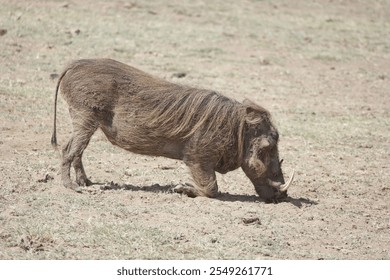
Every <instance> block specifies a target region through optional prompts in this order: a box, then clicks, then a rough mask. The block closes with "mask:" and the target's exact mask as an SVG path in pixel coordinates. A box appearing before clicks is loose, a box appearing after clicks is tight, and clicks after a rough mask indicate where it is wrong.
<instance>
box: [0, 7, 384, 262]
mask: <svg viewBox="0 0 390 280" xmlns="http://www.w3.org/2000/svg"><path fill="white" fill-rule="evenodd" d="M79 2H80V1H79ZM79 2H73V1H67V2H66V3H64V2H63V1H60V2H57V1H34V3H33V2H31V3H30V2H29V1H27V2H26V1H24V2H20V1H7V2H6V3H3V4H2V9H1V10H0V30H1V31H0V33H1V36H0V46H1V50H2V51H1V52H0V67H1V69H2V74H1V76H0V100H1V102H0V223H1V224H2V227H1V228H0V258H1V259H214V258H215V259H256V258H261V259H267V258H270V259H389V257H390V256H389V251H388V247H389V244H390V221H389V215H388V213H389V202H388V197H389V195H390V186H389V181H390V176H389V174H390V170H389V165H388V163H389V161H390V153H389V152H390V144H389V141H388V139H389V138H390V114H389V108H390V97H389V94H388V89H389V88H390V55H389V54H390V43H389V40H388V34H389V32H390V23H389V20H388V19H389V18H390V12H389V11H390V3H389V2H388V1H379V2H378V1H377V2H375V3H372V2H369V1H331V2H329V3H326V2H324V1H314V2H313V1H311V2H308V1H294V2H291V1H281V2H277V3H275V2H274V1H244V2H243V1H212V2H211V3H208V2H207V4H206V2H205V3H203V2H196V1H169V3H168V4H167V2H166V1H153V2H145V1H132V3H125V2H123V1H109V2H106V1H82V2H80V3H79ZM91 57H110V58H113V59H116V60H119V61H122V62H125V63H128V64H131V65H133V66H136V67H138V68H141V69H143V70H145V71H147V72H150V73H152V74H154V75H156V76H159V77H162V78H166V79H168V80H171V81H174V82H179V83H182V84H187V85H192V86H198V87H203V88H210V89H213V90H217V91H219V92H221V93H224V94H226V95H227V96H229V97H232V98H235V99H237V100H239V101H242V100H243V99H244V98H245V97H248V98H250V99H252V100H254V101H255V102H258V103H259V104H261V105H263V106H264V107H265V108H267V109H269V110H270V111H271V113H272V115H273V118H274V122H275V123H276V125H277V127H278V129H279V132H280V144H279V149H280V155H281V158H284V163H283V165H284V171H285V172H286V173H287V174H288V173H290V171H291V170H292V169H293V168H294V169H295V170H296V181H295V183H294V186H293V187H291V191H290V192H289V195H290V198H289V199H288V200H287V201H285V202H282V203H279V204H265V203H264V202H263V201H261V200H258V198H257V196H256V194H255V191H254V188H253V186H252V185H251V183H250V182H249V180H248V179H247V178H246V177H245V175H244V174H243V172H242V171H241V170H237V171H234V172H231V173H228V174H227V175H224V176H221V175H218V182H219V186H220V187H219V189H220V191H221V194H220V196H219V197H218V198H217V199H206V198H195V199H191V198H188V197H186V196H181V195H179V194H175V193H172V192H171V187H172V186H174V185H176V184H181V183H185V182H187V181H188V179H189V175H188V173H187V170H186V168H185V166H184V164H182V163H181V162H179V161H174V160H168V159H164V158H150V157H143V156H139V155H134V154H130V153H127V152H125V151H123V150H120V149H119V148H116V147H113V146H112V145H110V144H109V143H108V142H107V140H105V138H104V136H103V135H102V134H101V133H100V132H98V133H97V134H96V135H95V136H94V137H93V139H92V141H91V143H90V145H89V146H88V148H87V150H86V151H85V154H84V165H85V168H86V171H87V174H88V175H89V176H90V177H91V180H92V181H93V182H95V183H98V184H96V185H93V186H91V187H86V188H84V190H85V191H84V192H83V193H82V194H78V193H75V192H73V191H70V190H67V189H65V188H63V187H62V186H61V182H60V178H59V174H58V170H59V159H58V155H57V154H56V153H55V152H54V151H53V150H52V148H51V146H50V136H51V130H52V114H53V96H54V89H55V83H56V80H57V77H58V74H59V73H60V72H61V70H62V68H63V67H64V66H65V65H66V64H67V63H68V62H69V61H71V60H73V59H77V58H91ZM58 116H59V122H58V133H59V135H58V139H59V142H60V144H64V143H65V141H66V140H67V137H68V136H69V133H70V131H71V126H70V118H69V115H68V112H67V108H66V106H65V103H64V101H63V100H59V111H58Z"/></svg>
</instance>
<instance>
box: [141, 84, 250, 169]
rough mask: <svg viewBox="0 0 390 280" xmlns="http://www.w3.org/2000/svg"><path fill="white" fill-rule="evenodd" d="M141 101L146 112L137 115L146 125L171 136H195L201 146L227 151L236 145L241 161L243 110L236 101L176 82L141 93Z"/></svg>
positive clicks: (183, 137) (183, 138)
mask: <svg viewBox="0 0 390 280" xmlns="http://www.w3.org/2000/svg"><path fill="white" fill-rule="evenodd" d="M142 104H143V109H144V110H145V111H147V112H148V114H142V116H141V117H140V118H141V119H142V122H143V123H144V124H145V126H146V127H147V128H148V129H151V130H155V131H158V133H159V135H164V136H165V137H167V138H171V139H172V138H175V139H182V140H186V139H189V138H191V137H194V136H195V137H197V138H199V140H198V144H201V145H202V147H203V148H204V149H208V148H210V147H208V146H209V145H210V144H211V143H212V146H213V147H218V148H219V149H226V148H228V149H229V150H230V152H232V149H233V150H236V149H237V152H238V155H237V156H238V158H235V160H237V161H238V162H240V161H241V160H240V159H241V157H242V147H243V143H242V134H243V128H244V122H245V110H243V108H242V105H241V104H240V103H238V102H237V101H234V100H231V99H229V98H227V97H225V96H223V95H220V94H218V93H216V92H214V91H209V90H204V89H196V88H189V87H183V86H177V87H176V89H173V88H169V89H166V91H165V90H162V89H159V93H156V92H153V91H150V92H148V93H146V94H144V96H143V100H142ZM217 143H218V144H217ZM216 144H217V145H216ZM234 144H235V147H232V145H234ZM210 152H214V153H215V152H217V151H215V150H214V151H210ZM218 152H221V151H218Z"/></svg>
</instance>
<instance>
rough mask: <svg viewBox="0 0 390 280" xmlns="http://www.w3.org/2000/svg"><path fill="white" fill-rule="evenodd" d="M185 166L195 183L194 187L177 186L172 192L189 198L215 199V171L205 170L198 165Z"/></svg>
mask: <svg viewBox="0 0 390 280" xmlns="http://www.w3.org/2000/svg"><path fill="white" fill-rule="evenodd" d="M187 166H188V167H189V169H190V171H191V175H192V177H193V179H194V181H195V186H192V185H190V184H186V185H179V186H177V187H175V188H174V189H173V190H174V191H175V192H177V193H184V194H186V195H188V196H189V197H196V196H206V197H210V198H213V197H216V196H217V195H218V185H217V179H216V176H215V171H214V170H213V169H212V168H205V167H203V166H201V165H200V164H189V163H187Z"/></svg>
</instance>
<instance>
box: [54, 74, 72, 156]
mask: <svg viewBox="0 0 390 280" xmlns="http://www.w3.org/2000/svg"><path fill="white" fill-rule="evenodd" d="M68 70H69V69H66V70H65V71H64V72H63V73H62V74H61V76H60V78H59V79H58V82H57V87H56V93H55V95H54V124H53V134H52V135H51V145H52V146H53V148H54V149H55V150H58V143H57V97H58V91H59V89H60V84H61V81H62V78H64V76H65V74H66V72H68Z"/></svg>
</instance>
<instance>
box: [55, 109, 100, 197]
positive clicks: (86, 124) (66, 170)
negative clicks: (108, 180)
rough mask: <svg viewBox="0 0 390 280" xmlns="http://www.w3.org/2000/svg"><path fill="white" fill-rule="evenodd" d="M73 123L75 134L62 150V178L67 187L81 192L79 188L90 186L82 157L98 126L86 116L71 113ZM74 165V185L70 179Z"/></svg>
mask: <svg viewBox="0 0 390 280" xmlns="http://www.w3.org/2000/svg"><path fill="white" fill-rule="evenodd" d="M71 117H72V121H73V133H72V136H71V138H70V139H69V142H68V144H67V145H66V146H65V147H64V149H63V150H62V166H61V177H62V183H63V184H64V186H65V187H67V188H70V189H73V190H75V191H77V192H80V191H81V189H80V187H79V186H85V185H90V184H91V181H90V180H88V178H87V175H86V174H85V170H84V167H83V163H82V160H81V158H82V155H83V152H84V150H85V148H86V147H87V146H88V143H89V140H90V139H91V137H92V135H93V133H94V132H95V131H96V130H97V125H95V124H93V122H92V121H91V118H88V117H87V116H85V115H81V114H79V115H76V114H74V113H72V111H71ZM72 163H73V168H74V170H75V173H76V182H77V184H75V183H73V182H72V180H71V178H70V166H71V164H72Z"/></svg>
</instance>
